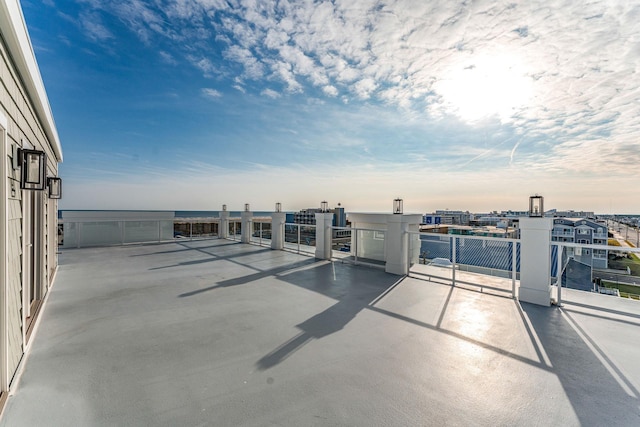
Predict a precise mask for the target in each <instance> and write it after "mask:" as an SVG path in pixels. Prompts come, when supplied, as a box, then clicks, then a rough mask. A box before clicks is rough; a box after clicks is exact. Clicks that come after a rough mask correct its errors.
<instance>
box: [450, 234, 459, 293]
mask: <svg viewBox="0 0 640 427" xmlns="http://www.w3.org/2000/svg"><path fill="white" fill-rule="evenodd" d="M456 246H457V245H456V236H452V237H451V264H452V265H451V286H455V285H456V261H457V256H456V252H458V251H457V250H456Z"/></svg>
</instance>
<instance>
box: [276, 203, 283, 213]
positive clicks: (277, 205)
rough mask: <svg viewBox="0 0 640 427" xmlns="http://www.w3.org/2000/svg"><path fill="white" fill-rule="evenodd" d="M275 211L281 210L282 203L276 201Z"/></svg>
mask: <svg viewBox="0 0 640 427" xmlns="http://www.w3.org/2000/svg"><path fill="white" fill-rule="evenodd" d="M276 212H282V203H280V202H276Z"/></svg>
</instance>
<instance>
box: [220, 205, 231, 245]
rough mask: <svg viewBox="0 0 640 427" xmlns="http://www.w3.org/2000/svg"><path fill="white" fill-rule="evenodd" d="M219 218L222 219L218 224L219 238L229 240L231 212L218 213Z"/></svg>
mask: <svg viewBox="0 0 640 427" xmlns="http://www.w3.org/2000/svg"><path fill="white" fill-rule="evenodd" d="M218 217H219V218H220V221H219V223H218V238H219V239H228V238H229V212H228V211H220V212H219V213H218Z"/></svg>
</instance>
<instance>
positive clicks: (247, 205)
mask: <svg viewBox="0 0 640 427" xmlns="http://www.w3.org/2000/svg"><path fill="white" fill-rule="evenodd" d="M244 211H245V212H249V203H245V204H244Z"/></svg>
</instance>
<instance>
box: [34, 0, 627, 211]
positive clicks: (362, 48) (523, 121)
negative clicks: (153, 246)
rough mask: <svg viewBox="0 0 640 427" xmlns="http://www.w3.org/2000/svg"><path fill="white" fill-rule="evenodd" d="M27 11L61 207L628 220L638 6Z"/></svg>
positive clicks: (63, 2)
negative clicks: (50, 121) (394, 211)
mask: <svg viewBox="0 0 640 427" xmlns="http://www.w3.org/2000/svg"><path fill="white" fill-rule="evenodd" d="M22 7H23V12H24V15H25V20H26V22H27V26H28V29H29V32H30V36H31V41H32V44H33V48H34V51H35V54H36V58H37V60H38V64H39V66H40V71H41V74H42V78H43V80H44V83H45V87H46V89H47V93H48V96H49V101H50V103H51V108H52V110H53V116H54V118H55V121H56V125H57V128H58V133H59V135H60V140H61V144H62V148H63V153H64V163H62V165H61V168H60V170H61V172H60V174H61V176H62V178H63V182H64V199H63V200H62V202H61V204H60V207H61V208H62V209H168V210H174V209H175V210H218V209H220V207H221V205H222V204H223V203H225V204H227V205H228V206H229V209H231V210H239V209H241V207H242V206H243V204H244V203H250V204H251V207H252V208H253V209H254V210H257V211H261V210H272V209H273V206H274V203H275V202H277V201H279V202H281V203H282V206H283V209H285V210H298V209H301V208H306V207H314V206H319V204H320V201H321V200H327V201H328V202H329V204H330V205H331V206H333V205H336V204H337V203H338V202H341V203H342V205H343V206H344V207H345V208H346V209H347V211H382V212H391V207H392V200H393V199H394V198H396V197H402V198H403V199H404V206H405V212H415V213H424V212H431V211H433V210H436V209H447V208H448V209H455V210H470V211H476V212H482V211H489V210H506V209H514V210H526V208H527V207H528V198H529V196H530V195H533V194H535V193H539V194H541V195H543V196H544V197H545V207H546V208H557V209H561V210H565V209H575V210H581V209H584V210H591V211H596V212H597V213H609V212H618V213H640V190H638V188H639V185H640V24H638V23H640V2H636V1H615V0H612V1H590V2H579V1H556V0H548V1H527V2H514V1H512V0H509V1H444V0H443V1H426V0H398V1H378V0H344V1H342V0H335V1H293V0H290V1H275V0H273V1H272V0H253V1H252V0H246V1H245V0H178V1H166V0H150V1H139V0H75V1H73V0H42V1H34V0H22Z"/></svg>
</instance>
